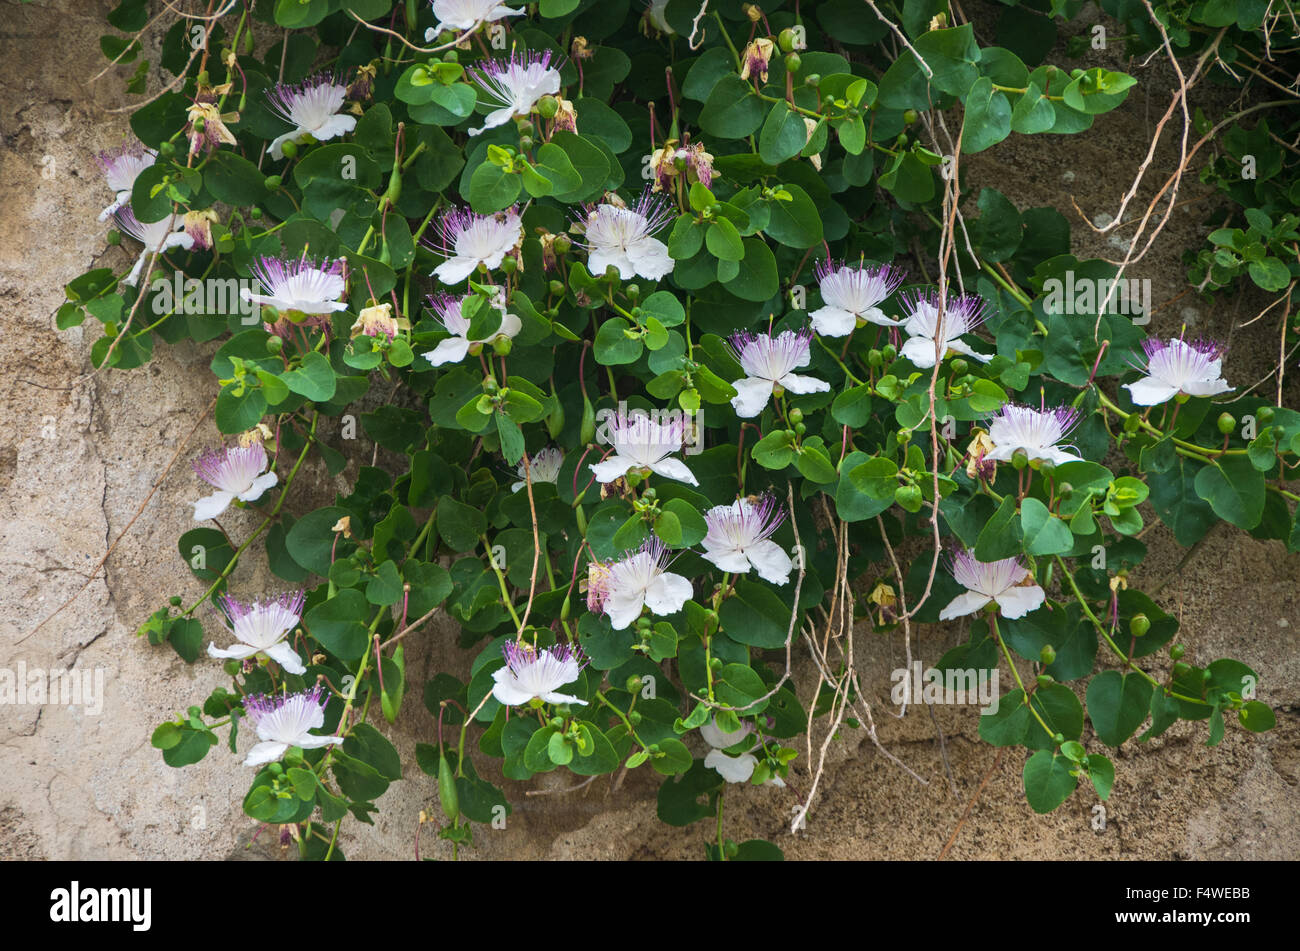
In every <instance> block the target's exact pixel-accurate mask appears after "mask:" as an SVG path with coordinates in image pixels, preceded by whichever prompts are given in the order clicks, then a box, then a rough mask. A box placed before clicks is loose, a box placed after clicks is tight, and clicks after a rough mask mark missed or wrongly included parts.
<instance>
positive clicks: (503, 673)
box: [492, 641, 587, 707]
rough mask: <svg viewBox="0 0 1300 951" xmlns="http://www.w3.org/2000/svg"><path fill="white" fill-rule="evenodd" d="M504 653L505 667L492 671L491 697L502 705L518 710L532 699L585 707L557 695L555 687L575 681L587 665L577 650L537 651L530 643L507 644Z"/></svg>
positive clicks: (565, 647)
mask: <svg viewBox="0 0 1300 951" xmlns="http://www.w3.org/2000/svg"><path fill="white" fill-rule="evenodd" d="M503 653H504V654H505V657H506V665H505V666H504V667H502V668H500V669H498V670H495V671H493V672H492V679H493V680H494V681H495V683H494V684H493V686H492V696H494V697H496V698H497V700H499V701H500V702H501V703H502V704H503V705H504V706H507V707H517V706H519V705H520V704H523V703H528V702H529V701H530V700H534V699H536V700H542V701H544V702H546V703H580V704H582V705H583V706H586V704H587V701H586V700H579V699H578V698H577V697H572V696H569V695H568V694H564V693H557V692H556V688H557V687H562V686H564V685H565V684H567V683H572V682H573V681H575V680H577V679H578V674H579V673H581V671H582V668H583V667H585V666H586V665H587V658H586V657H584V656H583V654H582V651H581V650H580V649H579V648H576V647H569V646H568V645H567V644H557V645H555V646H554V647H548V648H546V649H544V650H540V651H539V650H538V649H537V648H535V647H533V646H531V645H529V644H520V643H516V642H515V641H507V642H506V644H505V647H504V648H503Z"/></svg>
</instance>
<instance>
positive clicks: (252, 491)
mask: <svg viewBox="0 0 1300 951" xmlns="http://www.w3.org/2000/svg"><path fill="white" fill-rule="evenodd" d="M279 479H280V477H279V476H277V475H276V474H275V473H274V472H263V473H262V474H261V475H260V476H258V477H257V478H256V479H254V480H253V484H252V485H250V486H249V487H248V491H246V492H241V493H239V498H240V499H241V500H243V501H244V502H254V501H256V500H257V499H260V498H261V497H262V494H263V493H264V492H266V490H267V489H269V488H271V486H273V485H275V483H276V482H278V481H279Z"/></svg>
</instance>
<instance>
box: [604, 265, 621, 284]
mask: <svg viewBox="0 0 1300 951" xmlns="http://www.w3.org/2000/svg"><path fill="white" fill-rule="evenodd" d="M605 280H607V281H609V282H610V283H611V284H617V283H618V282H619V281H620V280H621V278H620V277H619V273H618V265H616V264H610V265H607V266H606V267H605Z"/></svg>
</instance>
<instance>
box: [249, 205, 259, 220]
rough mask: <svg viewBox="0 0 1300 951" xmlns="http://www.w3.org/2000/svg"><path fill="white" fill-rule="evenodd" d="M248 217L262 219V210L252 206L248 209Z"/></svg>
mask: <svg viewBox="0 0 1300 951" xmlns="http://www.w3.org/2000/svg"><path fill="white" fill-rule="evenodd" d="M248 217H250V218H260V217H262V209H261V208H259V207H258V206H257V205H254V206H253V207H252V208H250V209H248Z"/></svg>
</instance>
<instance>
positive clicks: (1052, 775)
mask: <svg viewBox="0 0 1300 951" xmlns="http://www.w3.org/2000/svg"><path fill="white" fill-rule="evenodd" d="M1023 775H1024V782H1025V798H1026V799H1027V800H1028V801H1029V806H1030V808H1031V809H1033V810H1034V812H1037V813H1039V814H1040V815H1041V814H1046V813H1049V812H1051V811H1052V810H1053V809H1055V808H1056V807H1057V806H1059V805H1061V803H1063V802H1065V800H1067V799H1068V798H1070V793H1072V792H1074V790H1075V787H1076V786H1078V780H1077V779H1076V778H1075V777H1073V776H1071V775H1070V761H1069V760H1068V759H1066V758H1065V757H1064V756H1062V755H1060V754H1058V753H1053V752H1052V751H1051V750H1039V751H1038V752H1037V753H1035V754H1034V755H1033V756H1031V757H1029V759H1028V760H1026V761H1025V768H1024V772H1023Z"/></svg>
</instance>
